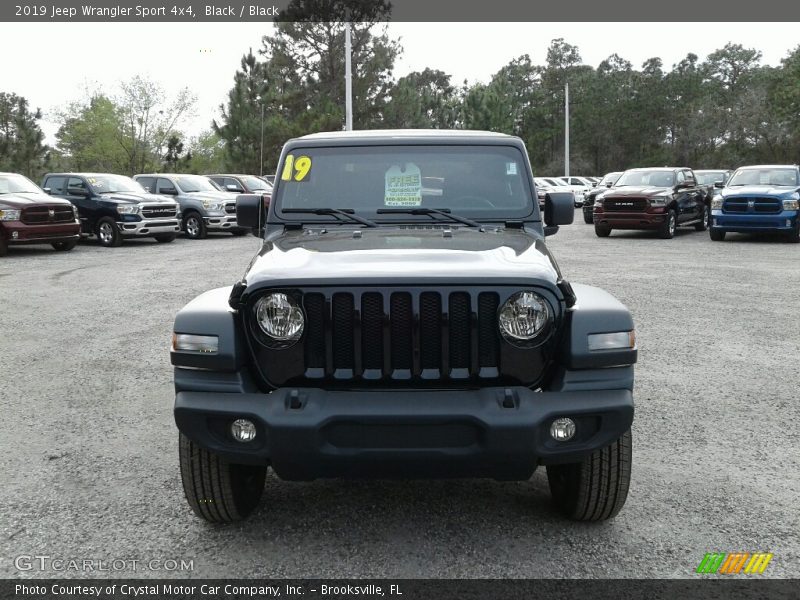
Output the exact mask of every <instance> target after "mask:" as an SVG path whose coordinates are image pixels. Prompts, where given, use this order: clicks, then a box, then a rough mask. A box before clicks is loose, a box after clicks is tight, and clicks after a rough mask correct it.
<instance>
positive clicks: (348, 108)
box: [344, 9, 353, 131]
mask: <svg viewBox="0 0 800 600" xmlns="http://www.w3.org/2000/svg"><path fill="white" fill-rule="evenodd" d="M346 18H347V21H345V24H344V114H345V121H344V128H345V129H346V130H347V131H352V130H353V72H352V67H351V64H350V62H351V56H352V54H353V50H352V47H351V41H350V10H349V9H348V11H347V16H346Z"/></svg>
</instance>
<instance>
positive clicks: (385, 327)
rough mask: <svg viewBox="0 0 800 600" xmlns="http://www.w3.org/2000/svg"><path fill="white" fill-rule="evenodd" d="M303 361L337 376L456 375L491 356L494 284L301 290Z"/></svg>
mask: <svg viewBox="0 0 800 600" xmlns="http://www.w3.org/2000/svg"><path fill="white" fill-rule="evenodd" d="M303 307H304V309H305V312H306V318H307V323H306V328H307V329H306V330H307V332H308V333H307V339H306V344H305V363H306V368H307V369H315V370H319V371H321V372H322V373H324V374H327V375H333V376H334V377H336V378H338V379H341V378H346V379H349V378H351V377H356V376H358V377H364V378H366V379H380V378H383V377H391V378H395V379H409V378H412V377H414V378H417V377H420V378H422V379H440V378H442V377H443V376H444V374H447V377H450V378H455V379H460V378H469V377H472V376H477V375H480V374H481V371H482V369H483V370H484V373H485V369H486V368H495V369H493V370H492V371H493V372H496V367H497V366H498V364H499V343H500V341H499V333H498V329H497V309H498V307H499V295H498V294H497V293H496V292H489V291H485V292H479V293H470V292H466V291H452V292H440V291H422V292H405V291H393V292H388V291H387V292H377V291H365V292H363V293H361V294H354V293H352V292H336V293H333V294H330V295H326V294H323V293H316V292H314V293H308V294H305V295H304V297H303Z"/></svg>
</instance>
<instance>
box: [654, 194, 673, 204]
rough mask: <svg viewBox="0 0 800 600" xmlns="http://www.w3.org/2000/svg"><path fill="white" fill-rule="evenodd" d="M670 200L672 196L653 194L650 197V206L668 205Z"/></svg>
mask: <svg viewBox="0 0 800 600" xmlns="http://www.w3.org/2000/svg"><path fill="white" fill-rule="evenodd" d="M670 200H672V197H671V196H653V197H652V198H650V206H666V205H667V202H669V201H670Z"/></svg>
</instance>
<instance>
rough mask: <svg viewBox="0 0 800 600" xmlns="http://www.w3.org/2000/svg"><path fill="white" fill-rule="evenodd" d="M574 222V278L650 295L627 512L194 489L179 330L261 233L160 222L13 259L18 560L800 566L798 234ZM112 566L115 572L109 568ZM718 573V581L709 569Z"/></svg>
mask: <svg viewBox="0 0 800 600" xmlns="http://www.w3.org/2000/svg"><path fill="white" fill-rule="evenodd" d="M580 220H581V218H580V214H577V213H576V222H575V223H574V224H573V225H570V226H567V227H563V228H562V230H561V231H560V232H559V233H558V235H556V236H555V237H552V238H548V246H549V247H550V248H551V250H552V251H553V253H554V254H555V255H556V257H557V259H558V260H559V263H560V266H561V269H562V271H563V272H564V275H565V276H566V277H567V278H568V279H570V280H571V281H575V282H582V283H588V284H592V285H597V286H601V287H603V288H606V289H607V290H609V291H610V292H611V293H613V294H615V295H616V296H617V297H618V298H620V299H621V300H622V301H623V302H624V303H625V304H627V305H628V306H629V307H630V309H631V310H632V312H633V314H634V318H635V320H636V324H637V331H638V340H639V346H640V354H639V357H640V358H639V364H638V365H637V380H636V387H635V399H636V403H637V413H636V418H635V421H634V429H633V432H634V439H633V441H634V463H633V480H632V483H631V490H630V495H629V497H628V502H627V504H626V506H625V507H624V508H623V510H622V512H621V513H620V514H619V516H618V517H617V518H616V519H614V520H612V521H609V522H605V523H601V524H588V525H587V524H576V523H571V522H568V521H565V520H563V519H562V518H561V517H560V516H558V515H557V514H556V513H555V511H554V510H552V508H551V506H550V498H549V492H548V489H547V482H546V478H545V475H544V470H543V469H542V470H540V471H539V472H537V473H536V474H535V476H534V477H533V478H532V479H531V480H530V481H528V482H514V483H498V482H495V481H489V480H478V481H470V480H456V481H432V482H431V481H423V482H396V481H395V482H370V481H317V482H310V483H289V482H282V481H280V480H278V479H276V478H275V477H274V476H273V475H270V477H269V478H268V482H267V486H268V489H267V492H266V500H265V502H264V504H263V505H262V507H261V509H260V510H259V511H258V512H257V513H256V514H255V515H254V516H253V517H252V518H251V519H250V520H249V521H247V522H245V523H243V524H239V525H234V526H212V525H209V524H207V523H205V522H203V521H201V520H199V519H198V518H197V517H195V516H194V514H193V513H192V512H191V510H190V509H189V507H188V505H187V504H186V502H185V500H184V498H183V492H182V489H181V483H180V477H179V473H178V454H177V430H176V429H175V425H174V422H173V419H172V402H173V394H172V368H171V366H170V364H169V355H168V345H169V339H170V332H171V325H172V319H173V317H174V315H175V313H176V312H177V311H178V310H179V309H180V308H181V306H183V305H184V304H185V303H186V302H188V301H189V300H190V299H192V298H193V297H194V296H195V295H197V294H199V293H201V292H203V291H205V290H207V289H210V288H213V287H219V286H225V285H230V284H231V283H233V281H235V280H236V278H238V277H239V276H241V274H242V273H243V272H244V269H245V267H246V265H247V263H248V261H249V259H250V257H251V256H252V255H253V253H254V252H255V251H256V250H257V248H258V240H256V239H255V238H253V237H250V236H247V237H242V238H234V237H232V236H229V235H218V236H212V237H210V238H209V239H207V240H205V241H189V240H184V239H179V240H178V241H176V242H175V243H172V244H157V243H155V242H154V241H152V240H143V241H135V242H130V243H126V244H125V245H124V246H123V247H122V248H118V249H105V248H101V247H99V246H98V245H97V244H96V243H94V242H84V243H82V244H81V245H80V246H79V247H78V248H77V249H76V250H75V251H73V252H71V253H57V252H52V251H50V250H49V249H45V248H39V247H28V248H21V249H12V251H11V252H10V254H9V256H8V257H7V258H5V259H0V307H1V308H0V332H1V333H0V356H1V357H2V361H0V372H2V376H0V379H2V384H0V410H1V411H2V419H0V440H1V442H0V448H2V452H1V453H0V489H1V490H2V500H3V501H2V506H0V557H2V560H0V577H53V576H68V577H69V576H91V575H92V573H83V572H80V571H79V572H74V571H67V572H60V573H59V572H53V571H52V570H46V571H39V570H38V569H36V568H33V569H31V570H23V571H20V570H18V569H17V568H16V566H15V560H14V559H15V558H16V557H19V556H36V555H46V556H49V557H52V558H56V559H64V560H84V559H92V560H99V559H102V560H107V561H111V560H113V559H135V560H140V561H142V563H146V562H148V561H150V560H152V559H157V560H159V561H162V564H163V561H166V560H177V561H180V560H181V559H183V560H186V561H189V560H190V561H193V563H192V564H193V570H191V571H188V572H175V571H170V572H166V571H164V570H163V569H161V570H147V569H146V568H144V566H143V565H142V563H139V568H138V569H137V570H136V571H132V570H130V569H129V568H128V569H124V570H121V571H112V572H106V573H101V574H100V575H101V576H104V577H105V576H120V577H131V576H136V577H163V576H170V575H180V576H193V577H255V576H263V577H323V578H328V577H389V578H392V577H692V576H695V577H700V576H699V575H695V574H694V569H695V568H696V567H697V565H698V563H699V562H700V560H701V559H702V558H703V555H704V553H706V552H712V551H716V552H737V551H746V552H757V551H763V552H772V553H774V558H773V560H772V562H771V564H770V565H769V567H768V569H767V570H766V572H765V574H764V575H763V576H764V577H797V575H798V566H800V538H798V536H797V532H798V530H800V508H799V507H798V502H797V500H798V498H800V433H799V431H800V425H799V424H800V408H799V405H800V403H798V394H797V357H798V356H800V319H798V317H797V315H798V300H797V296H798V290H800V266H798V265H800V246H797V245H791V244H786V243H783V242H782V241H778V240H773V239H770V238H759V239H754V238H747V237H745V236H739V235H735V234H733V235H729V236H728V239H729V240H730V241H726V242H723V243H712V242H711V241H710V240H709V237H708V234H707V233H705V232H704V233H697V232H695V231H694V230H691V229H690V230H678V233H677V235H676V237H675V239H673V240H660V239H657V238H655V237H653V236H652V235H650V234H646V233H640V232H627V233H621V232H614V233H613V234H612V236H611V237H610V238H608V239H598V238H596V237H595V235H594V231H593V229H592V227H591V226H589V225H585V224H583V223H582V222H580ZM94 575H97V573H95V574H94ZM706 577H707V576H706Z"/></svg>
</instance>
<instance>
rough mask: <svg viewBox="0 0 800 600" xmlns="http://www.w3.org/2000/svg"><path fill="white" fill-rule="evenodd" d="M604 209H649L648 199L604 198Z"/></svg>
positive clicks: (611, 210) (623, 210)
mask: <svg viewBox="0 0 800 600" xmlns="http://www.w3.org/2000/svg"><path fill="white" fill-rule="evenodd" d="M603 210H606V211H609V212H643V211H645V210H647V199H646V198H608V199H607V200H603Z"/></svg>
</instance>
